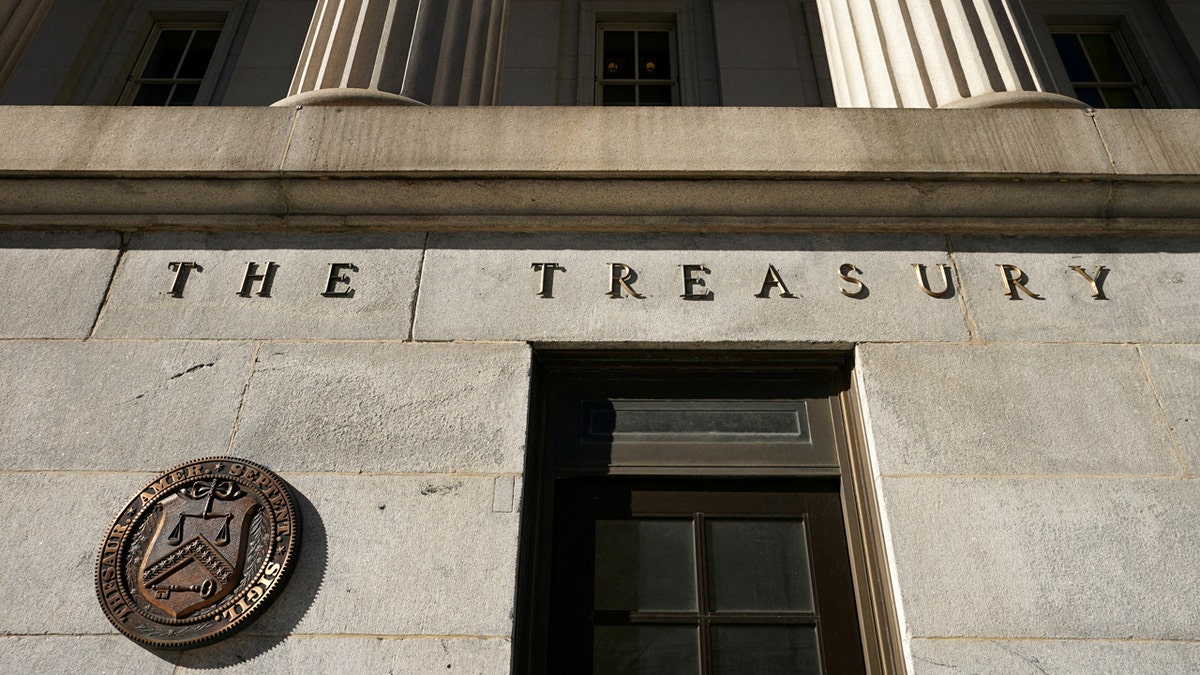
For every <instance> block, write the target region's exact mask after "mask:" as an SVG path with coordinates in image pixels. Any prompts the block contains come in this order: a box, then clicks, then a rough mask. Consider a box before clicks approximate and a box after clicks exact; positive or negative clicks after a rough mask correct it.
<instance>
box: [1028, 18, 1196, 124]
mask: <svg viewBox="0 0 1200 675" xmlns="http://www.w3.org/2000/svg"><path fill="white" fill-rule="evenodd" d="M1024 4H1025V7H1026V9H1027V11H1028V13H1029V18H1030V20H1031V21H1030V23H1031V25H1032V29H1033V32H1034V37H1035V38H1036V40H1037V43H1038V45H1039V46H1040V47H1041V49H1042V51H1043V53H1044V54H1045V56H1046V59H1047V61H1048V62H1049V65H1050V71H1051V75H1052V77H1053V79H1054V84H1055V87H1056V88H1057V89H1058V90H1059V91H1060V92H1061V93H1063V94H1066V95H1067V96H1074V97H1075V98H1078V99H1080V100H1081V101H1084V102H1085V103H1088V104H1090V105H1092V106H1093V107H1096V108H1195V107H1200V86H1198V83H1200V73H1197V72H1194V69H1193V68H1190V67H1189V66H1188V63H1189V62H1190V63H1193V64H1194V63H1196V56H1197V55H1195V54H1188V53H1187V51H1186V50H1187V49H1188V48H1187V46H1186V44H1185V43H1184V42H1181V41H1179V40H1177V39H1176V37H1177V36H1178V30H1177V29H1178V27H1177V26H1175V25H1174V21H1173V19H1172V17H1170V16H1164V15H1163V14H1160V12H1158V11H1157V10H1156V9H1155V7H1154V5H1153V4H1152V3H1151V2H1150V0H1025V2H1024ZM1189 56H1190V58H1187V57H1189Z"/></svg>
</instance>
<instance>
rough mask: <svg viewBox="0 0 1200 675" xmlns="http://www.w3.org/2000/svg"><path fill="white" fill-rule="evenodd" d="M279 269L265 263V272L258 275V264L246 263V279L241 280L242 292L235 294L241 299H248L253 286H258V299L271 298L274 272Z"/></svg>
mask: <svg viewBox="0 0 1200 675" xmlns="http://www.w3.org/2000/svg"><path fill="white" fill-rule="evenodd" d="M277 269H279V265H278V264H276V263H273V262H269V263H267V271H266V272H263V273H262V274H259V273H258V263H255V262H250V263H246V277H245V279H243V280H242V290H240V291H238V292H237V294H238V295H240V296H242V297H243V298H248V297H250V292H251V291H253V290H254V284H256V283H257V284H260V286H259V289H258V296H259V297H260V298H269V297H271V284H272V283H274V282H275V270H277Z"/></svg>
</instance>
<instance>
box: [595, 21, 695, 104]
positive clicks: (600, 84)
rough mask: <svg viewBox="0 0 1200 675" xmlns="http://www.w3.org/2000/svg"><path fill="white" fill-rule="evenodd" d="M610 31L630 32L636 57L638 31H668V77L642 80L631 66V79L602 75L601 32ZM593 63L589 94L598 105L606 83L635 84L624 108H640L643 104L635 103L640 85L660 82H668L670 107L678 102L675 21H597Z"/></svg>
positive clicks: (618, 84)
mask: <svg viewBox="0 0 1200 675" xmlns="http://www.w3.org/2000/svg"><path fill="white" fill-rule="evenodd" d="M610 31H611V32H618V31H629V32H632V33H633V34H634V45H635V46H634V55H635V56H639V57H640V56H641V51H640V49H639V47H638V46H637V44H638V37H637V34H638V33H640V32H665V33H667V45H668V46H667V48H668V50H669V51H670V55H671V59H670V65H671V69H670V72H669V73H667V77H666V78H662V79H657V80H643V79H640V78H638V77H637V72H636V71H637V69H636V67H635V68H634V77H633V78H632V79H630V78H606V77H605V76H604V71H605V63H604V58H603V57H604V33H605V32H610ZM593 62H594V63H595V71H594V77H595V84H594V85H593V86H594V88H595V91H594V92H593V93H592V100H593V101H594V102H595V105H598V106H603V105H604V102H603V100H604V97H603V94H602V92H603V91H604V87H606V86H632V87H634V101H635V102H634V104H633V105H632V106H627V107H642V104H641V103H639V102H637V101H638V100H639V99H640V97H641V93H640V90H639V87H641V86H643V85H659V86H661V85H664V84H668V85H670V87H671V102H670V103H669V104H668V105H669V106H677V105H679V46H678V40H677V39H676V37H675V24H674V23H630V22H627V21H617V22H607V21H606V22H601V23H598V24H596V58H594V59H593ZM614 107H620V106H614Z"/></svg>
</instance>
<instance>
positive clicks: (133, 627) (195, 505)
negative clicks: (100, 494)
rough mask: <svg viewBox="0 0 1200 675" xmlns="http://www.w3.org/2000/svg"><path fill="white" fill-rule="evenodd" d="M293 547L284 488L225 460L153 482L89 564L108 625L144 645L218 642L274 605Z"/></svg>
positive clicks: (296, 518)
mask: <svg viewBox="0 0 1200 675" xmlns="http://www.w3.org/2000/svg"><path fill="white" fill-rule="evenodd" d="M299 549H300V513H299V511H298V510H297V509H296V502H295V500H294V499H292V494H291V492H290V490H289V489H288V486H287V484H286V483H284V482H283V480H282V479H280V478H279V477H278V476H276V475H275V474H273V473H271V471H269V470H267V469H265V468H263V467H261V466H259V465H257V464H254V463H252V462H247V461H246V460H244V459H237V458H234V457H209V458H206V459H199V460H196V461H193V462H188V463H186V464H181V465H179V466H177V467H175V468H174V469H171V470H170V471H168V472H166V473H164V474H162V475H160V476H158V477H157V478H155V479H154V480H153V481H151V482H150V483H149V484H147V485H146V487H144V488H142V490H141V491H140V492H139V493H138V494H137V495H136V496H135V497H134V498H133V499H132V500H131V501H130V502H129V504H128V505H126V506H125V508H124V509H122V510H121V513H120V515H118V516H117V518H116V520H114V521H113V524H112V526H111V527H109V529H108V534H107V535H106V536H105V537H104V544H103V546H101V548H100V556H99V560H98V561H97V563H96V594H97V595H98V596H99V597H100V605H101V607H103V608H104V613H105V614H106V615H107V616H108V620H109V621H111V622H112V624H113V625H114V626H116V627H117V629H118V630H120V631H121V632H122V633H124V634H125V635H127V636H128V637H130V638H132V639H134V640H136V641H137V642H140V643H142V644H144V645H146V646H148V647H155V648H160V649H190V648H192V647H199V646H201V645H205V644H208V643H210V642H215V641H216V640H220V639H222V638H224V637H228V636H229V635H230V634H232V633H233V632H234V631H236V630H237V629H239V628H241V627H242V626H245V625H246V624H247V623H249V622H250V621H251V620H252V619H253V617H254V616H255V615H256V614H257V613H258V612H259V611H260V610H262V609H263V608H264V607H266V605H267V604H268V603H269V602H270V601H271V600H272V599H274V596H275V595H276V594H277V591H278V590H279V589H280V588H281V587H282V586H283V584H284V583H285V582H286V580H287V576H288V574H289V573H290V572H291V568H292V566H293V561H294V560H295V557H296V555H297V553H298V552H299Z"/></svg>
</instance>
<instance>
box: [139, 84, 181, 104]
mask: <svg viewBox="0 0 1200 675" xmlns="http://www.w3.org/2000/svg"><path fill="white" fill-rule="evenodd" d="M172 86H173V85H170V84H143V85H142V86H140V87H138V92H137V96H135V97H134V98H133V105H166V104H167V99H168V98H170V97H171V87H172Z"/></svg>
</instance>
